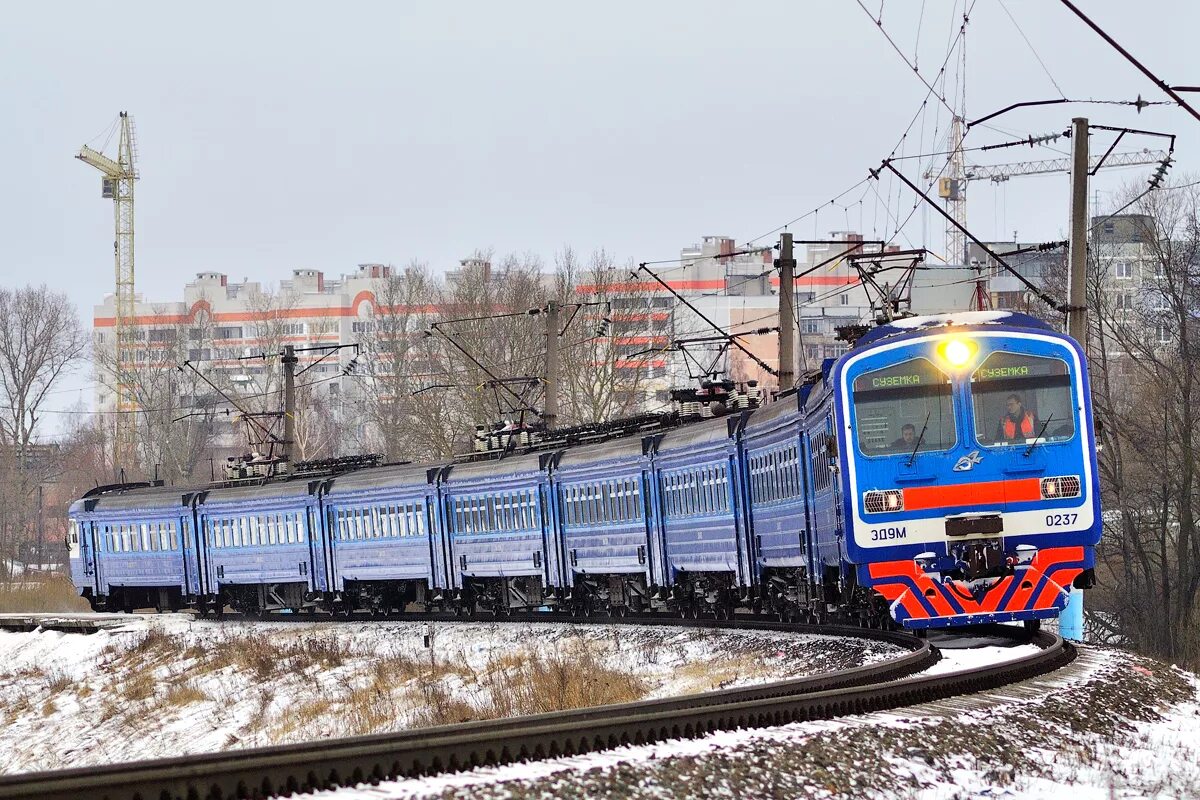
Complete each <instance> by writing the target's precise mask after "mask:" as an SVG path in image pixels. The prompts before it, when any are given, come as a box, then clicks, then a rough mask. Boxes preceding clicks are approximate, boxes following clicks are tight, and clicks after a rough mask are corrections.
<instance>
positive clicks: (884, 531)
mask: <svg viewBox="0 0 1200 800" xmlns="http://www.w3.org/2000/svg"><path fill="white" fill-rule="evenodd" d="M905 538H908V532H907V531H906V530H905V529H904V527H903V526H901V527H898V528H871V541H872V542H884V541H887V540H889V539H905Z"/></svg>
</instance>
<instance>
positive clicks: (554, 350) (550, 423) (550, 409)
mask: <svg viewBox="0 0 1200 800" xmlns="http://www.w3.org/2000/svg"><path fill="white" fill-rule="evenodd" d="M559 310H560V307H559V305H558V303H557V302H556V301H554V300H551V301H550V302H548V303H546V314H545V317H546V375H545V381H546V404H545V411H544V413H543V414H542V422H544V423H545V424H546V429H547V430H553V429H554V428H555V427H556V425H557V424H558V317H559Z"/></svg>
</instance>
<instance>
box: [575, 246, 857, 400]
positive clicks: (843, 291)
mask: <svg viewBox="0 0 1200 800" xmlns="http://www.w3.org/2000/svg"><path fill="white" fill-rule="evenodd" d="M830 239H831V242H830V243H828V244H823V245H811V246H809V247H808V250H807V252H806V254H805V258H804V259H802V260H799V262H798V264H797V274H798V275H801V276H802V277H800V278H798V279H797V281H796V287H795V292H796V296H795V297H796V314H797V317H798V328H799V329H798V334H797V347H796V350H797V356H796V357H797V362H798V363H797V365H796V366H798V367H799V368H800V370H802V371H803V370H804V369H805V368H815V367H817V366H819V365H820V363H821V360H822V359H825V358H832V357H835V356H837V355H840V354H841V353H842V352H845V349H846V347H847V346H848V345H847V344H846V342H845V341H844V340H841V339H839V338H838V334H837V329H838V328H840V327H843V326H845V325H850V324H855V323H858V322H860V321H863V320H865V319H869V317H870V316H871V308H870V301H869V298H868V295H867V291H866V289H865V288H864V287H863V286H862V285H861V284H860V283H859V280H858V273H857V271H856V270H855V269H854V268H853V266H851V264H850V263H849V262H847V261H846V259H844V258H839V256H840V255H842V254H845V253H848V252H850V251H852V250H853V251H854V252H879V248H878V247H877V246H873V245H869V246H866V247H856V246H855V244H856V243H858V242H861V241H862V237H861V236H860V235H858V234H856V233H851V232H843V231H837V232H834V233H833V234H832V235H831V236H830ZM774 257H775V254H774V251H773V250H772V249H771V248H770V247H769V246H768V247H766V248H751V247H740V248H739V247H738V246H737V244H736V242H735V241H734V240H733V239H731V238H729V237H726V236H705V237H704V238H703V239H702V240H701V242H700V243H699V244H694V245H690V246H688V247H685V248H683V249H682V250H681V251H680V258H679V261H678V262H677V263H674V264H667V265H662V266H657V267H654V271H655V274H656V275H657V276H658V278H659V279H661V281H662V282H663V283H666V284H667V286H669V287H670V289H668V288H666V287H664V286H663V285H662V284H661V283H659V282H658V281H656V280H654V279H653V278H652V277H651V276H643V277H642V279H640V280H637V281H631V282H622V283H620V284H616V285H613V286H609V287H594V286H581V287H580V291H581V292H585V293H587V292H597V291H601V290H606V291H608V293H609V294H610V295H612V299H611V303H612V319H613V334H614V336H616V337H617V340H616V347H617V352H618V354H619V355H620V356H621V357H622V359H621V360H620V361H619V362H618V364H617V366H618V368H620V369H626V370H640V371H642V375H643V377H644V378H645V380H644V381H642V382H641V383H640V386H641V387H642V389H641V391H644V393H645V401H646V403H647V405H648V406H649V407H651V408H653V407H655V406H656V405H661V404H663V403H665V402H666V401H667V399H668V396H669V390H670V389H671V388H677V387H682V386H688V385H694V384H695V382H696V380H697V379H703V378H704V377H705V376H706V375H709V374H713V373H720V374H722V375H729V376H732V377H734V378H737V379H741V380H748V379H754V380H758V381H759V382H760V383H761V384H762V385H763V386H764V387H765V388H767V389H768V390H769V389H773V388H774V387H775V386H776V385H777V383H776V380H775V378H774V377H773V376H771V375H770V373H769V372H768V371H767V370H765V369H763V366H762V365H763V364H765V365H766V366H768V367H770V369H771V370H778V368H779V341H778V334H777V333H776V332H774V331H773V330H769V331H768V332H763V331H764V329H776V328H778V325H779V276H778V273H777V272H776V271H775V269H774V266H773V264H774ZM676 295H678V297H677V296H676ZM681 298H682V299H681ZM685 301H686V302H685ZM717 328H720V329H721V330H724V331H728V332H729V333H731V334H734V335H735V336H737V340H738V342H739V343H740V344H741V345H742V347H744V348H745V351H743V350H741V349H739V348H737V347H730V346H727V344H726V343H725V342H724V341H721V340H720V338H721V337H720V334H719V333H718V331H717V330H716V329H717ZM739 334H740V335H739ZM705 339H709V340H710V341H704V340H705ZM746 351H748V352H746ZM759 362H761V364H760V363H759Z"/></svg>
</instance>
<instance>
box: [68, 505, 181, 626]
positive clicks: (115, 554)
mask: <svg viewBox="0 0 1200 800" xmlns="http://www.w3.org/2000/svg"><path fill="white" fill-rule="evenodd" d="M194 494H195V493H194V492H192V491H187V490H180V489H174V488H166V487H152V486H148V485H146V484H140V485H133V486H127V487H120V488H114V487H102V488H100V489H95V490H92V491H91V492H89V493H88V494H87V495H85V496H84V497H83V498H82V499H81V500H78V501H76V502H75V503H74V504H72V506H71V509H70V512H69V533H68V555H69V558H70V566H71V578H72V580H73V581H74V582H75V585H76V586H77V587H78V588H79V589H80V593H81V594H82V595H83V596H84V597H86V598H87V599H88V600H89V601H90V602H91V604H92V607H93V608H95V609H97V610H104V609H115V610H125V611H131V610H133V609H134V608H142V607H146V606H154V607H157V608H159V609H178V608H180V607H181V606H182V605H183V604H185V603H186V602H187V601H188V600H189V598H190V597H192V596H194V595H196V594H198V593H199V591H200V583H199V574H198V573H199V568H198V561H197V552H196V549H195V547H196V542H195V538H194V535H193V529H192V511H191V504H192V499H193V497H194Z"/></svg>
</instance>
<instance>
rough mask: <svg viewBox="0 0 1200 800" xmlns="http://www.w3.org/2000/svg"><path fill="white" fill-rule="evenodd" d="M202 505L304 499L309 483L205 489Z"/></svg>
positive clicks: (279, 482)
mask: <svg viewBox="0 0 1200 800" xmlns="http://www.w3.org/2000/svg"><path fill="white" fill-rule="evenodd" d="M203 491H204V492H205V495H204V503H205V505H207V504H209V503H240V502H246V501H252V500H269V499H277V498H285V497H305V496H307V495H308V494H309V481H308V480H306V479H304V478H294V479H290V480H270V481H265V482H257V481H255V482H252V483H246V484H241V485H237V486H219V487H216V488H213V489H205V490H203Z"/></svg>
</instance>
